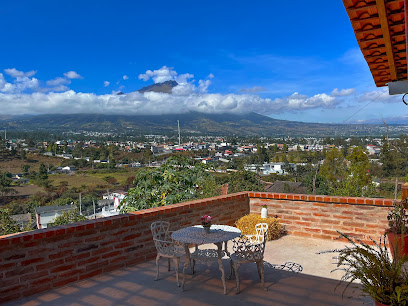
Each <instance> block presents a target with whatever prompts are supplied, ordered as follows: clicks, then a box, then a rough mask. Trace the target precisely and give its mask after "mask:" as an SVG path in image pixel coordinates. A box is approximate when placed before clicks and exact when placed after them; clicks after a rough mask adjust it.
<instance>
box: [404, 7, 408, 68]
mask: <svg viewBox="0 0 408 306" xmlns="http://www.w3.org/2000/svg"><path fill="white" fill-rule="evenodd" d="M404 10H405V11H404V17H405V58H407V59H408V56H407V52H408V0H405V1H404ZM407 73H408V65H407Z"/></svg>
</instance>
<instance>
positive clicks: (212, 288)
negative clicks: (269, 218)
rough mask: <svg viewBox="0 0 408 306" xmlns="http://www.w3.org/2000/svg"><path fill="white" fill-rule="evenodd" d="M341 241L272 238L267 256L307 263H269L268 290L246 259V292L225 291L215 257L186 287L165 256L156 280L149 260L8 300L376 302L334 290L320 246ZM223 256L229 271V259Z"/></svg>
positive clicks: (83, 302) (29, 302)
mask: <svg viewBox="0 0 408 306" xmlns="http://www.w3.org/2000/svg"><path fill="white" fill-rule="evenodd" d="M342 247H344V243H343V242H338V241H330V240H321V239H311V238H303V237H297V236H290V235H289V236H285V237H282V238H281V239H279V240H275V241H271V242H268V243H267V247H266V250H265V261H266V262H268V263H270V264H279V265H282V264H284V263H285V262H296V263H298V264H300V265H301V266H302V267H303V271H302V272H301V273H294V272H288V271H285V270H278V269H275V268H273V267H271V265H268V264H266V265H265V283H266V286H267V288H268V291H264V290H263V289H262V287H261V285H260V282H259V278H258V276H257V271H256V265H255V264H244V265H242V266H241V268H240V279H241V293H240V294H238V295H236V294H235V291H234V286H235V279H234V278H233V279H231V280H227V295H224V294H223V289H222V283H221V280H220V272H219V270H218V264H217V263H216V262H213V263H208V264H200V263H197V264H196V273H195V274H194V275H191V274H187V275H186V285H185V291H184V292H182V291H181V289H180V288H178V287H177V285H176V278H175V275H174V270H173V269H172V271H171V272H168V271H167V263H166V260H165V259H162V261H161V264H162V265H161V270H160V271H161V274H160V280H159V281H154V280H153V279H154V277H155V262H154V261H149V262H146V263H142V264H138V265H135V266H131V267H126V268H122V269H118V270H115V271H113V272H110V273H105V274H102V275H99V276H96V277H92V278H89V279H86V280H83V281H80V282H76V283H72V284H70V285H67V286H64V287H61V288H58V289H54V290H50V291H48V292H45V293H41V294H37V295H33V296H30V297H28V298H24V299H20V300H17V301H14V302H11V303H8V304H6V305H25V306H28V305H30V306H34V305H97V306H103V305H115V306H117V305H149V306H153V305H191V306H194V305H223V306H225V305H248V304H251V305H374V303H373V301H372V300H371V299H370V298H362V297H360V296H359V294H360V291H359V289H357V290H355V292H354V293H353V288H351V287H350V288H349V289H348V290H347V291H346V294H345V295H344V298H342V292H343V288H344V284H341V285H340V286H339V287H338V288H337V290H336V291H335V287H336V285H337V284H338V283H339V281H338V279H340V277H341V275H342V273H340V272H335V273H330V271H331V270H332V269H334V268H335V265H334V264H333V262H334V260H333V259H332V257H333V255H334V254H330V253H329V254H320V255H317V254H316V252H319V251H322V250H329V249H336V248H342ZM223 261H224V268H225V271H226V274H227V275H228V274H229V262H228V260H227V259H224V260H223ZM180 270H181V269H180ZM352 287H354V286H352ZM351 295H352V296H353V297H351V298H348V297H349V296H351Z"/></svg>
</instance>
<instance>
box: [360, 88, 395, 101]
mask: <svg viewBox="0 0 408 306" xmlns="http://www.w3.org/2000/svg"><path fill="white" fill-rule="evenodd" d="M358 100H359V101H360V102H362V103H368V102H371V101H372V102H377V103H378V102H382V103H402V96H401V95H393V96H390V95H389V94H388V90H387V89H385V90H384V89H381V90H373V91H369V92H365V93H363V94H360V95H359V96H358Z"/></svg>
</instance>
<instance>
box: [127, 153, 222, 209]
mask: <svg viewBox="0 0 408 306" xmlns="http://www.w3.org/2000/svg"><path fill="white" fill-rule="evenodd" d="M218 193H219V188H217V185H216V182H215V178H214V176H213V175H212V174H211V173H210V172H208V171H206V166H205V165H203V164H202V163H196V162H195V161H194V160H192V159H189V158H186V157H181V156H176V157H171V158H169V159H168V160H167V162H166V163H165V164H164V165H162V166H160V167H158V168H143V169H141V170H140V171H138V172H137V174H136V178H135V187H133V188H131V189H129V191H128V195H127V196H126V197H125V199H124V200H123V201H122V202H121V211H122V212H129V211H135V210H140V209H146V208H151V207H158V206H163V205H168V204H174V203H179V202H183V201H188V200H192V199H197V198H206V197H212V196H215V195H217V194H218Z"/></svg>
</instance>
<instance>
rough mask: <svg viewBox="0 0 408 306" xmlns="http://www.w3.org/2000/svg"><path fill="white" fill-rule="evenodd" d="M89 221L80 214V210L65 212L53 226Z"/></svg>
mask: <svg viewBox="0 0 408 306" xmlns="http://www.w3.org/2000/svg"><path fill="white" fill-rule="evenodd" d="M85 220H88V219H87V218H86V217H85V216H82V215H80V214H79V211H78V210H71V211H64V212H62V214H61V215H60V216H58V217H57V218H56V219H55V221H54V223H53V224H52V225H53V226H57V225H65V224H70V223H75V222H80V221H85Z"/></svg>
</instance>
